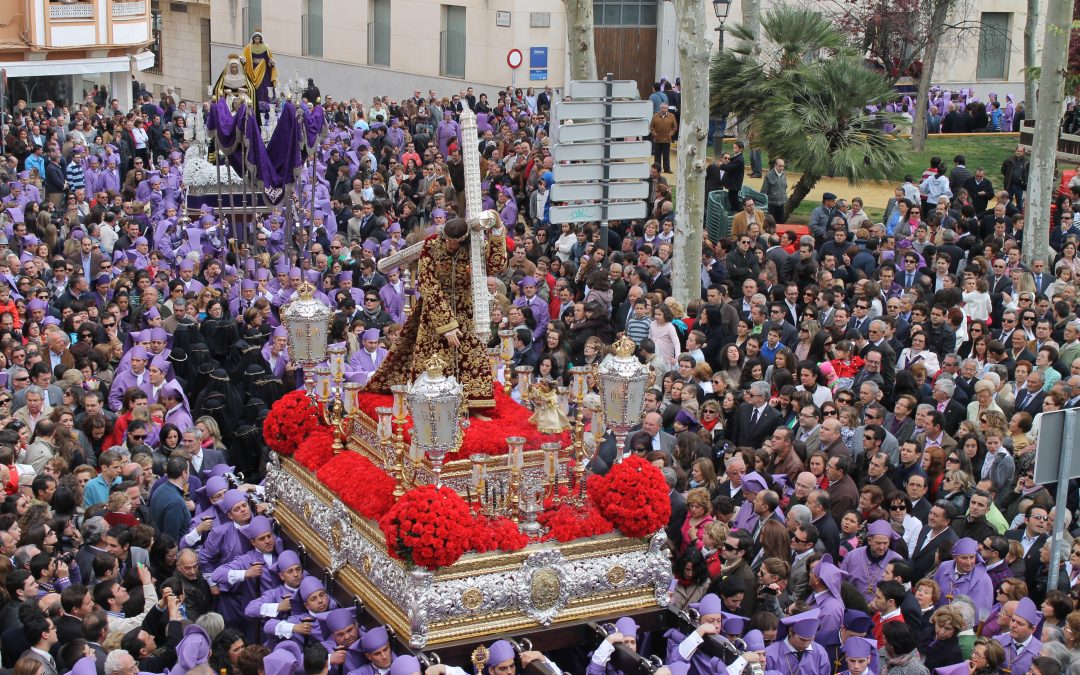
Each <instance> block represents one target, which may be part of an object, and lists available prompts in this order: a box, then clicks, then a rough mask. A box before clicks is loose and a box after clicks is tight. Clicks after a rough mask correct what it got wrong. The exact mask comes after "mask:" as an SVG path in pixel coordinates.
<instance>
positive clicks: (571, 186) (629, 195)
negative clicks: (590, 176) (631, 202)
mask: <svg viewBox="0 0 1080 675" xmlns="http://www.w3.org/2000/svg"><path fill="white" fill-rule="evenodd" d="M648 197H649V184H648V183H646V182H645V181H634V182H632V183H608V184H607V198H608V199H648ZM551 199H552V200H554V201H557V202H598V201H601V200H602V199H604V183H603V182H602V181H601V182H599V183H555V184H554V185H552V186H551Z"/></svg>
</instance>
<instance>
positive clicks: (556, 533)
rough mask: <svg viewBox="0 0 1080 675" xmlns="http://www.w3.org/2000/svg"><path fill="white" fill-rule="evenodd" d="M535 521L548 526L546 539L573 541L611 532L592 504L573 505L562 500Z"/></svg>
mask: <svg viewBox="0 0 1080 675" xmlns="http://www.w3.org/2000/svg"><path fill="white" fill-rule="evenodd" d="M537 521H538V522H539V523H540V524H541V525H543V526H544V527H546V528H548V530H549V531H548V534H547V537H546V538H547V539H552V538H554V539H556V540H557V541H573V540H574V539H579V538H581V537H593V536H596V535H598V534H607V533H608V532H611V530H612V529H613V528H612V525H611V523H609V522H608V521H607V520H605V519H604V517H603V516H602V515H600V512H599V511H598V510H597V509H596V507H594V506H593V505H592V504H586V505H584V506H575V505H573V504H569V503H567V502H563V503H562V504H560V505H559V506H558V507H557V508H554V509H551V510H548V511H544V512H543V513H541V514H540V516H539V517H538V518H537Z"/></svg>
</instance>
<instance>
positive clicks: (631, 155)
mask: <svg viewBox="0 0 1080 675" xmlns="http://www.w3.org/2000/svg"><path fill="white" fill-rule="evenodd" d="M605 147H606V148H607V149H608V150H607V152H608V155H607V159H610V160H618V159H647V158H648V157H650V156H651V155H652V144H651V143H649V142H648V141H612V142H610V143H572V144H567V143H556V144H555V161H556V162H590V161H593V162H598V161H600V160H603V159H605V157H604V148H605Z"/></svg>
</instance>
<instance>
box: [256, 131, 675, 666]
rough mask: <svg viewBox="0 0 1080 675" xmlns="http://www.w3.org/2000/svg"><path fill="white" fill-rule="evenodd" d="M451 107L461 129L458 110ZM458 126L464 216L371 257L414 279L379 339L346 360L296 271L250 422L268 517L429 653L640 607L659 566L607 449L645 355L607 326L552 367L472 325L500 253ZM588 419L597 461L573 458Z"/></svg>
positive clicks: (621, 426) (663, 502)
mask: <svg viewBox="0 0 1080 675" xmlns="http://www.w3.org/2000/svg"><path fill="white" fill-rule="evenodd" d="M462 117H463V127H464V129H463V132H464V133H465V134H468V133H475V116H474V115H472V114H471V113H470V112H468V111H466V112H464V113H463V115H462ZM464 146H465V149H466V157H465V164H466V203H467V206H466V214H467V218H466V219H465V220H464V221H462V220H459V221H457V222H456V223H455V222H454V221H451V222H449V223H448V224H447V225H446V227H445V228H444V230H443V231H442V232H439V233H434V234H431V235H430V236H428V237H427V238H426V239H425V240H424V241H422V242H420V243H418V244H416V245H414V246H411V247H408V248H406V249H403V250H402V251H400V252H398V253H396V254H394V255H393V256H389V257H387V258H384V259H383V260H381V261H380V263H379V266H380V269H384V270H385V269H387V268H389V267H394V268H401V269H402V270H406V271H409V270H411V269H413V268H415V270H416V271H415V274H404V273H403V276H404V277H405V278H408V279H414V280H415V282H416V286H415V288H410V290H415V299H414V300H413V299H412V298H413V297H414V296H412V295H410V296H409V297H410V303H409V305H407V312H408V320H407V321H406V323H405V326H404V328H403V330H402V333H401V336H400V337H399V338H398V339H397V341H396V342H395V344H394V346H393V347H392V348H391V350H390V353H389V354H388V355H385V358H383V359H382V360H381V365H379V366H378V369H377V370H376V371H375V372H373V373H365V374H364V376H363V377H360V378H354V377H352V375H353V374H354V373H350V372H349V368H350V365H349V364H350V363H351V359H347V353H348V351H347V349H346V346H345V344H344V343H340V344H331V345H328V344H327V342H328V340H327V336H328V332H329V327H330V322H331V321H332V317H333V311H332V310H331V309H330V307H328V306H327V305H326V304H325V303H323V302H322V301H320V300H319V299H318V298H317V297H315V294H314V290H315V289H313V288H311V287H310V286H308V287H302V288H301V290H300V292H299V294H298V297H297V298H296V299H295V300H294V301H293V302H292V303H290V304H289V305H288V306H286V307H285V308H283V311H282V317H283V323H284V324H285V326H286V327H287V330H288V335H289V351H290V355H291V358H292V359H293V361H295V362H296V363H298V364H299V365H300V366H302V367H303V370H304V373H305V379H306V382H305V388H304V389H302V390H297V391H295V392H293V393H291V394H289V395H287V396H286V397H284V398H283V399H281V400H280V401H279V402H278V403H276V404H275V405H274V406H273V408H272V410H271V413H270V415H269V417H268V418H267V420H266V423H265V425H264V437H265V439H266V442H267V444H268V445H269V447H270V448H271V449H272V450H273V451H274V455H275V456H274V460H273V464H272V466H271V467H270V469H269V472H268V475H267V479H266V486H267V494H268V497H269V498H270V499H271V500H272V504H273V506H274V516H275V518H276V519H277V521H278V522H279V523H280V524H281V527H282V529H283V531H284V533H285V534H286V535H287V536H289V537H290V538H292V539H293V540H294V541H296V542H298V543H299V544H300V545H301V546H302V547H303V549H304V550H305V551H306V552H307V555H308V556H309V558H310V559H312V560H313V561H314V562H315V563H316V564H318V565H319V566H321V567H322V568H323V569H324V570H326V571H327V574H328V575H332V577H333V581H334V582H335V583H336V585H337V587H338V588H344V589H345V590H346V593H347V594H351V595H353V596H354V597H355V599H356V601H357V602H358V603H362V605H363V607H364V609H365V611H366V612H367V613H368V614H369V615H371V616H373V617H374V618H375V619H376V620H377V621H378V622H380V623H384V624H386V625H387V626H389V627H390V629H392V631H393V632H394V634H395V635H396V637H397V639H398V640H400V641H401V643H402V644H404V645H407V646H409V647H411V648H413V649H416V650H424V649H428V650H430V649H436V648H438V649H439V650H440V651H442V652H444V653H446V652H449V651H452V650H453V649H454V648H455V647H458V648H464V646H466V645H475V644H476V643H477V642H478V641H482V640H485V639H487V638H491V637H495V636H510V635H521V634H527V633H535V632H537V631H548V632H549V633H550V631H552V630H557V629H558V628H559V627H567V626H574V625H582V624H585V623H587V622H594V621H596V622H599V621H608V620H611V619H612V618H613V617H618V616H625V615H639V616H640V615H644V614H646V613H649V612H651V613H652V614H654V615H655V614H657V613H658V610H659V609H660V608H663V607H665V606H666V605H667V601H668V593H669V591H670V590H671V582H672V573H671V564H670V561H669V559H668V556H667V551H666V547H665V546H664V544H665V541H666V537H665V535H664V528H665V526H666V525H667V524H668V520H669V518H670V514H671V506H670V501H669V497H668V492H669V490H668V486H667V483H666V481H665V480H664V477H663V475H662V474H661V473H660V471H659V470H658V469H657V468H656V467H655V466H653V465H651V464H649V463H648V462H646V461H645V460H644V459H642V458H640V457H634V456H631V457H627V458H625V459H623V447H624V445H625V441H626V437H627V434H628V433H629V432H630V430H631V429H633V428H634V427H635V426H637V425H638V424H639V423H640V421H641V417H642V410H643V407H644V396H645V390H646V388H647V386H648V384H649V379H650V377H649V370H648V368H647V367H646V366H644V365H642V364H641V363H640V362H639V361H638V360H637V359H636V358H635V357H634V355H633V351H634V345H633V343H632V342H631V341H629V340H628V339H625V338H624V339H622V340H620V341H619V342H618V343H616V344H615V346H614V350H613V353H612V354H610V355H609V356H607V357H606V358H605V359H604V360H603V361H602V362H601V363H600V364H599V365H597V366H593V367H577V368H573V369H572V373H571V374H572V377H571V382H570V386H569V387H559V386H558V384H557V383H554V382H549V381H543V382H535V383H534V382H532V381H531V376H532V372H531V370H532V369H531V368H519V369H517V372H516V373H515V372H513V369H512V368H511V367H510V361H511V358H512V356H513V353H514V347H513V342H512V339H513V333H512V332H510V331H499V332H498V340H497V341H494V340H492V336H491V334H490V328H489V326H490V325H491V324H490V317H489V310H490V305H491V296H490V294H489V292H488V289H487V284H486V277H487V275H488V274H497V273H498V272H500V271H501V269H503V268H505V265H506V252H505V234H504V233H503V232H502V231H501V229H502V228H501V227H500V225H501V224H500V223H499V220H498V216H497V214H495V213H494V212H492V211H482V209H481V197H480V189H479V186H480V176H479V157H478V156H476V155H477V152H475V147H476V146H475V144H470V143H466V144H464ZM470 146H471V147H470ZM470 155H472V156H470ZM466 223H467V225H466ZM455 227H456V228H458V229H455ZM466 227H467V228H468V229H466ZM466 242H467V245H466ZM459 247H462V248H461V251H460V255H459ZM409 283H410V284H411V283H412V282H411V281H410V282H409ZM451 338H452V339H451ZM489 341H494V342H497V343H498V345H499V346H496V347H492V348H489V347H488V343H489ZM515 374H516V375H517V384H516V386H515V387H511V386H510V385H509V384H504V383H509V382H510V380H511V378H512V376H513V375H515ZM594 387H595V388H596V389H598V390H599V392H600V395H599V401H600V402H599V404H595V403H594V404H593V406H590V407H591V408H596V410H588V411H586V407H587V406H586V404H585V397H586V394H587V393H588V392H589V391H590V390H592V389H593V388H594ZM518 401H521V402H522V403H519V402H518ZM474 406H475V407H474ZM470 407H472V408H473V411H472V414H470V413H469V408H470ZM586 412H588V413H590V419H589V423H588V424H586V418H585V415H586ZM587 427H588V430H587ZM605 439H607V441H608V442H609V443H610V442H611V441H612V440H614V444H615V446H616V447H615V453H614V455H615V460H614V463H613V464H612V466H611V468H610V470H609V471H607V472H606V473H605V474H603V475H599V474H597V475H592V474H590V473H588V472H587V470H586V467H587V466H588V465H589V463H590V461H591V460H592V459H593V457H594V456H595V454H596V449H597V447H599V446H600V445H601V444H602V443H603V442H604V441H605ZM620 460H621V461H620Z"/></svg>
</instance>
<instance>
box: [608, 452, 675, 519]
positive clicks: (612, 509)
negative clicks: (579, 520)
mask: <svg viewBox="0 0 1080 675" xmlns="http://www.w3.org/2000/svg"><path fill="white" fill-rule="evenodd" d="M588 489H589V497H590V498H591V499H592V502H593V504H596V507H597V508H598V509H599V510H600V513H601V515H603V516H604V518H606V519H607V520H609V521H610V522H611V524H612V525H614V526H615V527H616V528H618V530H619V532H622V533H623V534H624V535H626V536H627V537H648V536H650V535H652V534H653V533H655V532H656V531H657V530H659V529H660V528H661V527H664V526H665V525H667V522H668V520H670V518H671V500H670V499H669V498H668V492H669V490H668V486H667V481H665V480H664V476H663V474H661V473H660V470H659V469H657V468H656V467H655V466H653V465H652V464H650V463H649V462H647V461H645V459H644V458H642V457H637V456H635V455H632V456H630V457H627V458H625V459H623V461H622V462H620V463H619V464H616V465H615V466H613V467H611V470H610V471H608V472H607V474H606V475H603V476H592V477H591V478H589V483H588Z"/></svg>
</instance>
